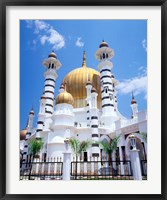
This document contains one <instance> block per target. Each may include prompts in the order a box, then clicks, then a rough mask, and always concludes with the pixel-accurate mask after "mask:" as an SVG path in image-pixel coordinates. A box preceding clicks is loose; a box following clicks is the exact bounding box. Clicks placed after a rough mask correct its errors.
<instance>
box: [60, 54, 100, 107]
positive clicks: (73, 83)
mask: <svg viewBox="0 0 167 200" xmlns="http://www.w3.org/2000/svg"><path fill="white" fill-rule="evenodd" d="M88 77H89V80H90V82H91V83H92V85H93V87H95V89H96V91H97V93H98V96H97V106H98V108H100V107H101V88H100V73H99V72H98V71H96V70H94V69H92V68H89V67H87V66H86V54H85V52H84V56H83V63H82V67H80V68H77V69H74V70H72V71H71V72H70V73H68V74H67V76H66V77H65V78H64V79H63V84H65V83H67V85H66V89H67V91H68V92H69V93H70V94H71V95H72V96H73V98H74V104H73V107H74V108H81V107H85V106H86V84H87V82H88Z"/></svg>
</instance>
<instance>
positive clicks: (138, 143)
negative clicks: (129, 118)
mask: <svg viewBox="0 0 167 200" xmlns="http://www.w3.org/2000/svg"><path fill="white" fill-rule="evenodd" d="M129 135H130V134H129ZM133 135H135V137H136V148H137V149H138V150H140V151H139V157H140V160H143V159H144V149H143V145H142V141H141V138H140V137H139V135H138V134H136V133H133ZM130 146H131V144H130V140H129V136H128V137H127V138H126V140H125V153H126V157H127V159H129V158H130Z"/></svg>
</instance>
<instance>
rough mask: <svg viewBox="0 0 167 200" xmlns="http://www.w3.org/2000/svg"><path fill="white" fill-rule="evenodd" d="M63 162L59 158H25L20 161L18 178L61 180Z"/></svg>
mask: <svg viewBox="0 0 167 200" xmlns="http://www.w3.org/2000/svg"><path fill="white" fill-rule="evenodd" d="M62 174H63V162H61V159H60V158H59V159H55V158H54V159H47V161H43V160H40V159H34V160H29V161H28V160H27V161H23V162H21V163H20V180H55V179H56V180H61V179H62Z"/></svg>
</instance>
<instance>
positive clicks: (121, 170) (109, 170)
mask: <svg viewBox="0 0 167 200" xmlns="http://www.w3.org/2000/svg"><path fill="white" fill-rule="evenodd" d="M71 179H72V180H133V175H132V168H131V162H130V161H129V160H128V161H119V162H118V161H98V160H95V159H94V160H92V161H87V162H84V161H74V162H71Z"/></svg>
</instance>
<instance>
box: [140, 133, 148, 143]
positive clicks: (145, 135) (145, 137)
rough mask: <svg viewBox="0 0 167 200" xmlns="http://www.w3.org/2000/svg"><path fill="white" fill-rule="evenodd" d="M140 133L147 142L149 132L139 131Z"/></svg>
mask: <svg viewBox="0 0 167 200" xmlns="http://www.w3.org/2000/svg"><path fill="white" fill-rule="evenodd" d="M138 134H139V135H141V138H142V139H143V140H144V141H145V142H146V143H147V133H145V132H141V133H138Z"/></svg>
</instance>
